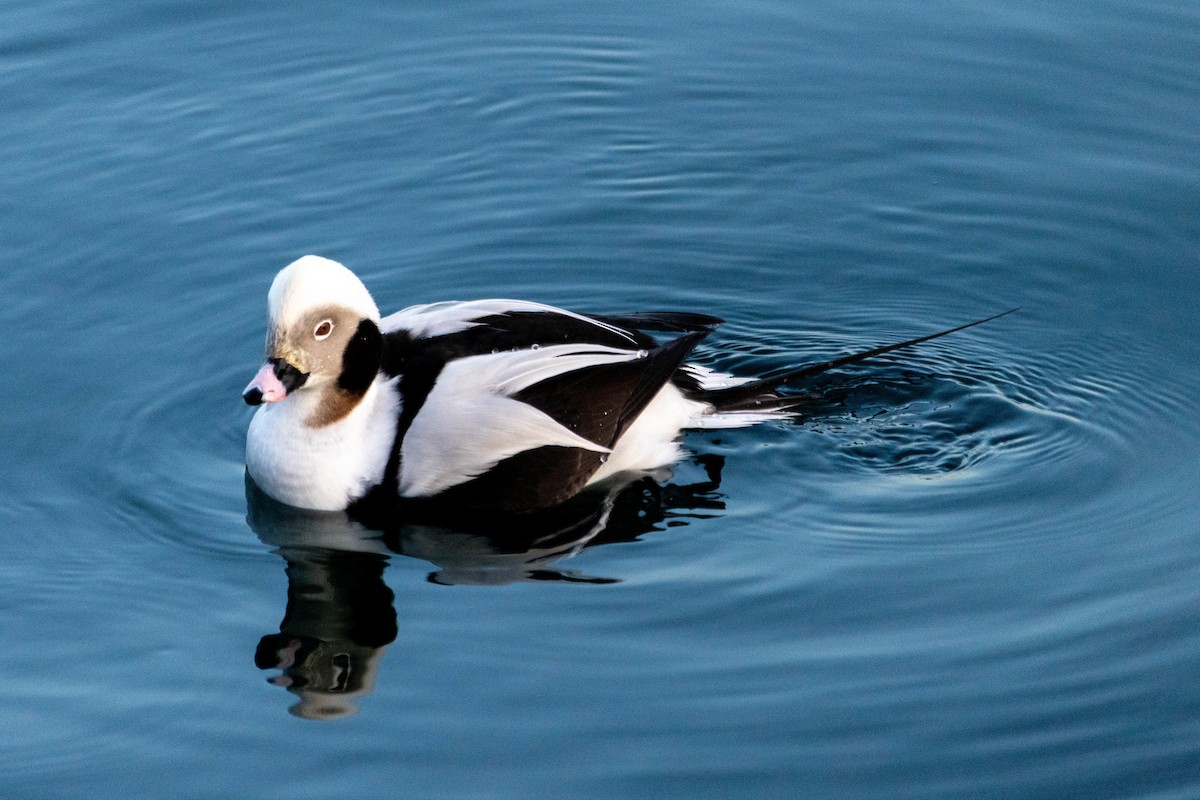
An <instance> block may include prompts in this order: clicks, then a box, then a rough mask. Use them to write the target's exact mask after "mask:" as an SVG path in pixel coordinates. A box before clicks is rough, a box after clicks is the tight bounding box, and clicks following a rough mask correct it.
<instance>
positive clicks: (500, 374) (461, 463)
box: [400, 344, 640, 497]
mask: <svg viewBox="0 0 1200 800" xmlns="http://www.w3.org/2000/svg"><path fill="white" fill-rule="evenodd" d="M581 348H582V349H581ZM639 357H640V356H639V354H638V353H636V352H632V351H628V350H618V349H616V348H611V347H598V346H595V345H586V346H581V345H569V344H567V345H552V346H550V347H544V348H541V349H538V350H518V351H515V352H503V353H493V354H491V355H482V356H470V357H468V358H461V359H458V360H457V361H452V362H450V363H449V364H447V365H446V367H445V368H444V369H443V370H442V372H441V374H440V375H439V376H438V379H437V382H436V383H435V384H434V386H433V389H432V390H431V391H430V392H429V396H428V397H427V398H426V399H425V403H424V405H422V406H421V410H420V412H418V414H417V416H416V418H415V419H414V420H413V422H412V426H411V427H410V428H409V429H408V432H407V434H406V435H405V437H404V444H403V445H402V447H401V458H400V464H401V470H400V494H401V495H402V496H405V497H423V496H427V495H432V494H436V493H438V492H440V491H443V490H444V489H448V488H450V487H451V486H456V485H458V484H460V483H463V482H465V481H468V480H470V479H471V478H474V477H476V476H478V475H481V474H482V473H484V472H486V471H487V470H488V469H490V468H492V467H494V466H495V465H496V464H498V463H500V462H501V461H503V460H504V459H506V458H508V457H510V456H514V455H516V454H517V453H520V452H523V451H525V450H532V449H534V448H538V447H545V446H549V445H558V446H562V447H580V448H583V449H585V450H591V451H593V452H597V453H608V452H609V449H608V448H607V447H604V446H602V445H599V444H596V443H595V442H592V441H589V440H587V439H585V438H583V437H582V436H579V435H578V434H576V433H574V432H572V431H570V430H568V429H567V428H566V427H564V426H563V425H561V424H559V423H558V422H556V421H555V420H554V419H553V418H552V417H550V416H549V415H547V414H546V413H544V412H542V411H540V410H538V409H536V408H534V407H533V406H530V405H528V404H526V403H523V402H521V401H519V400H514V399H512V397H511V395H513V394H516V393H517V392H520V391H521V390H522V389H525V388H528V387H530V386H533V385H534V384H537V383H540V382H541V381H544V380H547V379H548V378H553V377H556V376H558V375H562V374H564V373H567V372H573V371H575V370H578V369H584V368H586V367H594V366H601V365H606V364H616V363H621V362H624V361H631V360H634V359H637V358H639Z"/></svg>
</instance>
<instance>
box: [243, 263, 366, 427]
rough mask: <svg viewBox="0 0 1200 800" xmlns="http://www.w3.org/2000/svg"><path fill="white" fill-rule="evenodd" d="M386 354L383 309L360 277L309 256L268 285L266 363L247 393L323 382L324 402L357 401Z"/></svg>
mask: <svg viewBox="0 0 1200 800" xmlns="http://www.w3.org/2000/svg"><path fill="white" fill-rule="evenodd" d="M381 353H382V335H381V334H380V331H379V308H378V306H376V305H375V301H374V300H373V299H371V294H370V293H369V292H368V291H367V288H366V287H365V286H363V284H362V281H360V280H359V279H358V276H356V275H355V274H354V273H353V272H351V271H350V270H348V269H346V267H344V266H342V265H341V264H339V263H338V262H336V261H331V260H330V259H328V258H321V257H320V256H304V257H303V258H299V259H297V260H295V261H293V262H292V263H291V264H288V265H287V266H286V267H284V268H283V269H282V270H280V272H279V274H278V275H276V276H275V280H274V282H273V283H272V284H271V290H270V292H269V293H268V295H267V347H266V363H265V364H264V365H263V366H262V368H261V369H260V370H259V371H258V374H257V375H255V376H254V380H252V381H251V382H250V384H249V385H248V386H247V387H246V389H245V391H244V392H243V393H242V397H243V398H244V399H245V400H246V402H247V403H249V404H250V405H259V404H261V403H277V402H280V401H282V400H284V399H286V398H287V397H288V396H289V395H290V394H291V393H293V392H296V391H300V390H304V391H305V392H309V391H312V390H316V389H321V388H324V389H325V390H326V394H327V395H328V397H327V400H328V401H329V403H327V404H326V405H329V404H330V403H333V404H334V405H337V406H338V408H342V407H346V406H347V403H349V407H352V406H353V403H354V402H357V399H358V398H360V397H361V396H362V394H363V393H364V392H365V391H366V389H367V388H368V387H369V386H370V384H371V382H372V381H373V380H374V379H375V375H376V373H377V372H378V370H379V360H380V357H381ZM331 409H332V406H331ZM347 410H348V407H346V408H345V409H344V410H342V412H341V413H342V414H344V413H345V411H347ZM325 416H326V417H328V416H329V414H325ZM338 417H340V415H338ZM338 417H335V419H336V418H338ZM326 421H332V420H326Z"/></svg>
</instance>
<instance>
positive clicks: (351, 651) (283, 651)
mask: <svg viewBox="0 0 1200 800" xmlns="http://www.w3.org/2000/svg"><path fill="white" fill-rule="evenodd" d="M386 649H387V648H386V647H365V646H362V645H358V644H355V643H353V642H348V641H331V642H327V641H322V640H320V639H314V638H312V637H308V636H293V635H290V634H286V633H277V634H269V635H267V636H264V637H263V638H262V640H261V641H260V642H259V645H258V650H257V651H256V652H255V654H254V663H255V664H256V665H257V666H258V667H259V668H260V669H280V670H282V672H281V673H280V674H278V675H274V676H271V677H270V678H268V679H267V681H268V682H269V683H271V684H272V685H274V686H279V687H282V688H284V689H287V690H288V691H289V692H291V693H292V694H294V695H296V696H298V697H299V698H300V700H299V702H297V703H296V704H295V705H293V706H292V707H291V708H290V709H288V710H289V712H290V713H292V714H293V715H295V716H298V717H303V718H305V719H334V718H337V717H344V716H347V715H349V714H354V713H356V712H357V711H358V700H359V698H361V697H365V696H366V695H368V694H370V693H371V692H372V691H374V689H375V678H376V675H377V674H378V672H379V663H380V659H381V657H382V655H383V653H384V651H385V650H386Z"/></svg>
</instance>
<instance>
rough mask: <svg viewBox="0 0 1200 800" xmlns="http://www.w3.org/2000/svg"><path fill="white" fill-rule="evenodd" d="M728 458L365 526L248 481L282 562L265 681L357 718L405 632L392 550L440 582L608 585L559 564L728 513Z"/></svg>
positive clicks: (250, 499) (309, 710)
mask: <svg viewBox="0 0 1200 800" xmlns="http://www.w3.org/2000/svg"><path fill="white" fill-rule="evenodd" d="M723 464H724V461H723V459H722V457H721V456H718V455H701V456H697V457H696V458H694V459H693V460H692V462H691V463H690V464H684V465H680V467H682V468H684V469H695V468H699V474H698V475H697V478H698V480H696V481H694V482H691V483H678V484H676V483H670V482H669V478H670V473H669V472H667V471H662V472H659V473H654V474H646V473H639V474H635V475H627V476H624V477H625V479H624V480H622V481H619V482H614V483H610V484H609V485H608V486H607V487H603V488H600V489H598V490H597V491H591V492H585V493H584V494H581V495H578V496H577V497H575V498H573V499H572V500H570V501H568V502H567V503H565V504H563V505H561V506H558V507H555V508H552V509H547V510H544V511H539V512H535V513H529V514H514V515H507V516H503V517H492V518H490V519H488V520H487V521H479V520H471V519H461V520H455V521H454V523H453V524H445V523H444V522H443V523H441V524H439V523H438V522H436V521H433V520H421V521H420V522H414V523H412V524H403V525H394V526H380V527H377V528H376V527H367V526H366V525H364V524H362V523H360V522H358V521H355V520H353V519H351V518H350V517H349V516H348V515H347V514H346V513H344V512H312V511H304V510H301V509H297V508H293V507H291V506H287V505H284V504H282V503H279V502H276V501H275V500H272V499H271V498H270V497H268V496H267V495H266V494H264V493H263V492H262V491H261V490H260V489H258V487H257V486H255V485H254V482H253V481H252V480H250V478H249V477H247V478H246V501H247V506H248V515H247V521H248V522H249V524H250V527H251V528H252V529H253V530H254V532H255V533H256V534H257V535H258V537H259V539H261V540H262V541H263V543H264V544H267V545H268V546H271V547H274V548H275V552H276V553H278V554H279V555H280V556H282V557H283V559H284V561H285V563H286V573H287V579H288V593H287V608H286V610H285V611H284V615H283V621H282V622H281V623H280V624H279V632H278V633H270V634H267V635H265V636H263V637H262V639H261V640H260V641H259V644H258V648H257V650H256V652H255V654H254V663H255V665H257V666H258V667H259V668H260V669H264V670H274V669H278V670H281V671H282V672H281V673H280V674H278V675H275V676H273V677H271V678H269V679H268V680H269V681H270V682H271V683H272V684H274V685H276V686H281V687H283V688H285V689H287V690H288V691H289V692H291V693H293V694H295V695H297V696H298V697H299V701H298V702H297V703H296V704H295V705H293V706H292V707H291V708H290V709H289V710H290V712H291V713H292V714H294V715H296V716H299V717H304V718H307V719H332V718H336V717H342V716H346V715H349V714H353V713H355V712H356V711H357V710H358V702H359V700H360V699H361V698H362V697H364V696H366V695H368V694H370V693H371V691H372V689H373V688H374V685H375V676H376V674H377V673H378V670H379V663H380V661H381V659H382V656H383V653H384V651H385V650H386V649H387V646H388V645H390V644H391V643H392V642H393V641H394V640H395V638H396V634H397V631H398V628H397V622H396V609H395V605H394V599H395V598H394V595H393V593H392V590H391V589H390V588H389V587H388V585H387V584H386V583H385V582H384V579H383V573H384V569H385V567H386V566H387V563H388V560H389V559H390V558H391V557H392V556H394V555H404V556H409V557H412V558H419V559H422V560H425V561H428V562H431V563H432V564H434V565H436V566H437V567H438V569H437V570H435V571H433V572H431V573H430V574H429V578H428V580H429V581H430V582H432V583H438V584H447V585H449V584H472V585H503V584H508V583H515V582H520V581H560V582H568V583H585V584H606V583H615V582H617V580H618V579H616V578H611V577H594V576H587V575H583V574H581V573H579V572H577V571H575V570H570V569H565V568H563V567H561V566H559V562H561V561H563V560H566V559H569V558H570V557H571V556H574V555H575V554H576V553H579V552H580V551H581V550H583V549H584V548H587V547H593V546H595V545H599V544H611V543H615V542H631V541H635V540H636V539H638V538H639V537H640V536H641V535H642V534H645V533H648V532H650V531H652V530H658V529H661V528H662V527H670V526H676V525H684V524H687V521H688V520H689V519H694V518H701V517H705V516H712V515H713V514H714V513H716V512H719V511H720V510H722V509H724V507H725V505H724V501H723V500H722V499H721V498H720V496H719V494H718V493H717V489H718V487H719V486H720V481H721V468H722V466H723Z"/></svg>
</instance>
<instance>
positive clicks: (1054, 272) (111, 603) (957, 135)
mask: <svg viewBox="0 0 1200 800" xmlns="http://www.w3.org/2000/svg"><path fill="white" fill-rule="evenodd" d="M1198 54H1200V6H1197V5H1196V4H1195V3H1192V2H1182V1H1178V2H1173V1H1171V0H1155V1H1154V2H1145V1H1144V0H1143V1H1142V2H1133V0H1088V2H1084V3H1045V2H1026V1H1025V0H1000V1H999V2H979V0H934V2H919V3H918V2H885V3H874V2H865V0H841V1H840V2H826V1H825V0H816V1H815V2H806V3H792V2H784V0H761V2H752V3H747V2H730V0H712V1H711V2H700V3H691V4H678V3H671V2H662V0H645V1H643V2H639V3H629V2H621V1H620V0H618V2H607V3H595V4H591V3H585V4H561V3H551V2H537V1H534V2H524V3H520V4H517V5H512V4H498V3H488V2H465V3H452V4H446V3H400V4H396V3H382V2H369V3H361V4H353V5H345V4H334V3H320V2H316V3H307V4H302V5H296V4H291V3H258V4H240V3H228V2H225V3H199V4H197V3H184V2H150V1H149V0H147V1H144V2H130V3H99V2H89V0H74V1H73V2H66V1H63V0H49V2H39V3H31V2H21V1H20V0H18V1H17V2H9V3H5V4H3V5H2V6H0V97H3V98H4V102H3V103H0V164H2V166H0V243H2V249H0V253H2V255H0V258H2V267H0V298H2V302H0V323H3V329H4V336H3V338H2V339H0V357H2V361H3V383H2V387H3V391H0V443H2V444H0V453H2V454H3V458H2V459H0V479H2V481H3V486H4V490H3V491H2V492H0V530H2V531H3V550H4V557H3V558H2V559H0V608H2V612H3V619H4V623H3V631H4V641H5V644H6V646H5V647H4V648H3V649H2V651H0V672H2V673H3V674H4V676H5V680H4V681H3V688H2V689H0V719H3V720H4V725H3V729H4V732H3V734H0V765H2V767H0V794H2V795H3V796H4V797H11V798H31V799H33V798H57V797H70V796H79V794H80V793H81V792H85V791H86V792H87V793H88V794H89V795H91V796H96V797H117V796H123V797H177V798H228V797H263V798H271V797H288V798H305V797H312V798H325V797H344V796H356V797H364V798H372V797H389V798H390V797H420V798H478V797H493V798H509V797H512V798H518V797H520V798H525V797H529V796H538V797H555V798H558V797H562V798H588V797H597V798H600V797H603V798H612V797H686V798H706V797H714V798H715V797H722V798H724V797H788V798H796V797H813V798H832V797H853V798H888V799H889V800H892V799H895V798H922V799H923V800H925V799H928V798H963V797H974V798H993V797H994V798H1014V797H1030V798H1033V797H1046V798H1062V797H1088V798H1155V799H1156V800H1167V799H1168V798H1192V797H1200V684H1198V682H1197V680H1196V676H1197V675H1198V674H1200V624H1198V623H1200V499H1198V497H1197V490H1196V487H1197V485H1200V480H1198V479H1200V417H1198V416H1197V414H1196V410H1195V399H1196V397H1197V396H1200V369H1198V365H1200V343H1198V340H1200V337H1198V336H1197V332H1198V329H1197V323H1196V312H1197V308H1200V58H1198V57H1197V56H1198ZM304 253H319V254H321V255H325V256H328V257H331V258H336V259H338V260H340V261H343V262H344V263H346V264H347V265H348V266H350V267H351V268H353V269H354V270H356V271H357V272H358V273H359V274H360V275H361V276H362V277H363V279H364V281H365V282H366V284H367V285H368V287H369V288H370V289H371V290H372V292H373V293H374V295H375V297H376V299H377V301H378V302H379V305H380V307H381V308H382V309H384V311H385V312H387V311H391V310H395V309H397V308H400V307H403V306H406V305H409V304H412V303H418V302H429V301H433V300H444V299H469V298H475V297H492V296H501V297H505V296H507V297H521V298H528V299H533V300H539V301H543V302H550V303H555V304H561V305H566V306H568V307H571V308H575V309H579V310H586V311H596V312H617V311H626V310H632V309H639V308H650V309H664V308H665V309H679V310H691V311H699V312H703V313H709V314H715V315H718V316H720V317H722V318H724V319H726V320H727V324H726V325H725V326H723V327H722V328H721V329H719V330H718V331H717V332H716V333H715V334H713V335H712V336H711V337H710V338H709V339H708V340H707V341H706V342H705V343H704V344H703V345H702V347H701V348H700V349H699V350H698V351H697V359H698V360H699V361H700V362H701V363H703V364H706V365H708V366H711V367H714V368H717V369H721V370H729V371H736V372H738V373H742V374H760V373H763V372H767V371H769V370H772V369H778V368H783V367H787V366H795V365H797V364H803V363H807V362H810V361H817V360H823V359H826V358H831V357H834V356H837V355H840V354H844V353H847V352H852V351H854V350H856V349H865V348H869V347H873V346H876V345H879V344H883V343H886V342H889V341H895V340H900V339H904V338H908V337H912V336H918V335H921V334H924V333H929V332H932V331H934V330H938V329H941V328H946V327H950V326H953V325H956V324H959V323H962V322H966V321H969V320H971V319H976V318H979V317H983V316H987V315H990V314H992V313H996V312H999V311H1003V310H1005V309H1008V308H1011V307H1015V306H1020V307H1021V310H1020V311H1019V312H1018V313H1017V314H1014V315H1010V316H1006V317H1004V318H1002V319H999V320H996V321H994V322H992V323H988V324H987V325H984V326H982V327H979V328H973V329H971V330H969V331H964V332H962V333H961V334H956V335H954V336H952V337H948V338H946V339H941V340H938V341H936V342H931V343H929V344H928V345H925V346H922V347H921V348H919V349H915V350H912V351H909V352H905V353H899V354H893V355H889V356H886V357H883V358H880V359H878V360H876V361H875V362H873V363H871V364H868V365H863V366H860V367H854V368H847V369H844V370H840V371H838V372H837V373H835V374H833V375H830V376H827V377H826V379H824V382H823V383H821V384H820V388H822V390H823V391H825V392H826V401H824V402H823V403H821V404H819V406H818V407H814V409H813V413H812V415H811V416H809V417H807V418H805V419H804V420H802V421H800V422H798V423H772V424H768V425H764V426H760V427H756V428H753V429H745V430H738V431H711V432H704V433H695V434H689V435H688V436H687V438H686V440H685V442H686V446H687V449H688V452H689V454H690V455H689V456H688V458H687V459H685V461H684V462H682V463H681V464H680V465H679V466H678V467H677V468H676V469H675V470H673V471H671V472H664V473H661V474H657V475H654V476H650V477H647V478H645V479H643V480H641V481H640V482H637V483H635V484H633V485H632V486H631V487H628V489H627V491H625V492H622V493H617V494H614V496H612V497H609V498H607V499H605V501H604V504H602V505H598V506H597V507H596V508H595V509H592V510H591V511H590V512H588V513H589V514H591V516H588V515H587V514H585V515H584V516H583V517H581V521H580V522H579V523H578V524H577V525H576V526H575V527H570V526H567V527H564V529H562V530H559V531H557V532H543V533H540V534H538V535H536V536H534V535H532V534H531V535H530V536H528V537H526V539H525V540H523V541H521V542H516V543H514V542H511V541H510V542H508V543H507V544H504V543H498V542H497V541H495V540H494V539H490V538H488V537H487V536H482V535H479V534H478V533H477V532H474V533H473V532H467V531H461V530H449V529H444V528H440V527H438V526H427V527H420V528H419V527H415V526H408V527H402V528H399V529H397V530H393V531H391V532H390V533H389V534H388V535H386V536H380V535H378V534H377V533H375V532H371V531H366V530H363V529H361V528H358V527H356V526H354V525H352V524H349V523H348V522H347V521H345V520H344V519H341V518H339V517H312V516H304V515H296V514H294V513H290V512H288V511H287V510H286V509H281V508H278V507H275V506H273V505H272V504H271V503H269V502H267V501H264V500H263V499H262V498H261V497H257V496H256V495H255V494H254V492H253V491H251V492H247V487H246V484H245V482H244V475H243V473H244V467H243V464H244V459H243V447H244V437H245V429H246V425H247V422H248V419H249V415H250V413H251V412H250V410H249V409H247V408H246V407H245V406H244V405H243V403H242V402H241V399H240V397H239V394H240V392H241V389H242V387H243V386H244V385H245V383H246V382H247V381H248V380H249V378H250V377H251V376H252V375H253V373H254V371H255V370H256V369H257V367H258V363H259V362H260V360H261V358H262V340H263V333H264V329H265V320H264V315H265V295H266V290H267V287H268V286H269V284H270V280H271V278H272V277H273V275H274V273H275V271H276V270H278V269H279V268H280V267H282V266H283V265H284V264H286V263H287V262H289V261H290V260H292V259H293V258H296V257H298V256H300V255H302V254H304ZM289 712H290V713H289Z"/></svg>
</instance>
